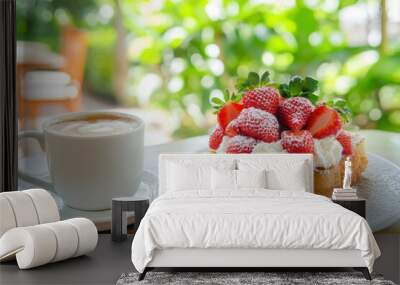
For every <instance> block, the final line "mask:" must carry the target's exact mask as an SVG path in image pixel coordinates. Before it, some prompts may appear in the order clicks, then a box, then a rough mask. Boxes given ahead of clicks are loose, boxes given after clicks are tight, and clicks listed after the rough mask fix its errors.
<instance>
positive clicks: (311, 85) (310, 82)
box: [303, 76, 318, 93]
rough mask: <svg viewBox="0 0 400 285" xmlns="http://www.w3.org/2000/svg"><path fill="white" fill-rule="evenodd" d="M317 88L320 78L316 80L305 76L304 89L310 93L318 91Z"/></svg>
mask: <svg viewBox="0 0 400 285" xmlns="http://www.w3.org/2000/svg"><path fill="white" fill-rule="evenodd" d="M317 89H318V80H315V79H314V78H311V77H308V76H307V77H306V78H304V82H303V91H308V92H310V93H313V92H315V91H317Z"/></svg>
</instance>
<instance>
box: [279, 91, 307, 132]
mask: <svg viewBox="0 0 400 285" xmlns="http://www.w3.org/2000/svg"><path fill="white" fill-rule="evenodd" d="M313 111H314V105H313V104H312V103H311V102H310V100H308V99H307V98H304V97H292V98H289V99H286V100H285V101H283V103H282V104H281V105H280V107H279V114H280V117H281V119H282V121H283V123H284V124H285V125H286V126H287V127H289V128H290V129H291V130H294V131H298V130H301V129H302V128H303V127H304V126H305V125H306V123H307V119H308V117H309V116H310V115H311V113H312V112H313Z"/></svg>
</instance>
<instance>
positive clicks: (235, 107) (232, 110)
mask: <svg viewBox="0 0 400 285" xmlns="http://www.w3.org/2000/svg"><path fill="white" fill-rule="evenodd" d="M242 109H243V105H241V104H238V103H234V102H229V103H226V104H225V105H224V106H223V107H222V108H221V109H220V110H219V111H218V115H217V120H218V123H219V125H220V126H221V127H222V128H223V129H224V130H225V128H226V126H227V125H228V124H229V123H230V122H231V121H232V120H233V119H235V118H236V117H237V116H239V114H240V112H241V111H242Z"/></svg>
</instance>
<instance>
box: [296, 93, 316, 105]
mask: <svg viewBox="0 0 400 285" xmlns="http://www.w3.org/2000/svg"><path fill="white" fill-rule="evenodd" d="M300 96H301V97H305V98H307V99H308V100H310V101H311V103H313V105H316V104H317V102H318V100H319V96H318V95H317V94H314V93H311V92H302V93H301V94H300Z"/></svg>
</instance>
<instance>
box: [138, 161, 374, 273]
mask: <svg viewBox="0 0 400 285" xmlns="http://www.w3.org/2000/svg"><path fill="white" fill-rule="evenodd" d="M312 159H313V158H312V155H307V154H299V155H293V154H260V155H213V154H197V155H193V154H165V155H161V156H160V160H159V185H160V188H159V192H160V193H159V194H160V196H159V198H157V199H156V200H155V201H154V202H153V203H152V204H151V206H150V208H149V210H148V212H147V213H146V216H145V217H144V219H143V220H142V222H141V224H140V226H139V228H138V231H137V233H136V235H135V238H134V241H133V243H132V262H133V264H134V266H135V267H136V269H137V270H138V271H139V272H141V273H142V275H141V276H140V279H142V278H144V275H145V273H146V271H148V270H149V269H151V268H154V267H168V268H171V267H238V268H244V267H263V268H264V267H354V268H360V269H361V270H362V271H363V273H364V275H365V276H366V278H369V277H370V276H369V272H370V271H372V267H373V263H374V260H375V259H376V258H377V257H378V256H379V255H380V251H379V248H378V246H377V244H376V242H375V239H374V237H373V235H372V233H371V230H370V228H369V226H368V224H367V222H366V221H365V220H364V219H363V218H362V217H360V216H358V215H357V214H355V213H353V212H351V211H349V210H346V209H344V208H342V207H341V206H339V205H337V204H334V203H332V202H331V201H330V200H329V199H328V198H326V197H322V196H319V195H315V194H312V192H313V187H312V185H313V165H312ZM179 167H180V168H179ZM193 167H194V168H196V167H198V169H200V170H199V171H198V172H196V173H195V175H193V176H191V172H190V171H189V172H188V170H187V169H192V168H193ZM210 168H214V169H220V170H221V171H222V172H221V173H222V174H221V173H220V174H218V173H217V174H214V172H213V173H211V174H210ZM232 169H238V170H239V171H242V172H241V173H242V176H243V174H246V173H247V174H248V175H247V176H248V177H250V178H251V179H248V183H250V184H251V183H252V181H253V180H254V179H257V177H258V176H259V175H260V173H261V172H260V169H262V170H263V171H264V170H266V171H267V172H266V173H267V174H266V180H267V184H268V185H266V187H264V188H265V189H262V188H259V187H257V188H240V189H238V188H237V185H236V184H235V188H230V187H228V186H229V185H227V186H226V188H224V187H222V188H221V187H220V188H218V189H217V188H215V187H216V186H215V181H211V180H213V179H214V180H215V179H217V178H215V177H216V175H223V174H224V173H225V172H226V173H231V170H232ZM212 171H215V170H212ZM232 173H233V172H232ZM235 173H236V172H235ZM237 173H239V172H237ZM237 175H239V174H237ZM211 176H213V177H211ZM235 177H236V178H235V179H236V180H235V183H238V184H240V183H239V178H238V177H239V176H235ZM242 179H243V178H242ZM226 180H228V179H226ZM210 181H211V182H210ZM210 183H211V185H212V186H210V185H209V184H210ZM221 183H222V184H223V183H224V181H222V182H221ZM241 183H242V182H241ZM188 184H190V185H188ZM228 184H229V183H228ZM242 184H243V183H242ZM189 188H190V189H189ZM271 188H272V189H274V190H272V189H271ZM367 268H368V269H367Z"/></svg>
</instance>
